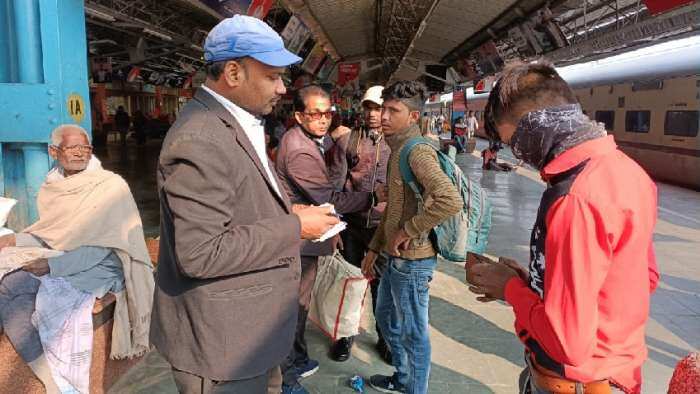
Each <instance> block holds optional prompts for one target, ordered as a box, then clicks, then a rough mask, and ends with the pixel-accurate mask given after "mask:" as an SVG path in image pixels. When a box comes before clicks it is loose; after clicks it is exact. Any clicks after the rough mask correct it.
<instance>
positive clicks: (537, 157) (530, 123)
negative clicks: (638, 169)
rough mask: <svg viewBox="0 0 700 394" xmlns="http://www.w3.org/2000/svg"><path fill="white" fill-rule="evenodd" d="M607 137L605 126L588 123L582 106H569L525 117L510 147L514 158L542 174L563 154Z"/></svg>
mask: <svg viewBox="0 0 700 394" xmlns="http://www.w3.org/2000/svg"><path fill="white" fill-rule="evenodd" d="M606 135H607V132H606V131H605V127H604V126H603V124H602V123H598V122H596V121H593V120H591V119H589V118H588V116H586V115H585V114H584V113H583V111H582V110H581V106H580V105H579V104H568V105H562V106H559V107H552V108H545V109H542V110H538V111H532V112H528V113H527V114H525V115H524V116H523V117H522V118H521V119H520V122H519V123H518V128H517V129H516V130H515V134H513V137H512V138H511V140H510V146H511V148H512V150H513V155H515V157H517V158H518V159H520V160H523V161H525V162H526V163H528V164H530V165H532V166H534V167H536V168H537V169H538V170H542V169H543V168H544V166H545V165H547V163H549V162H550V161H552V160H553V159H554V158H555V157H557V156H558V155H560V154H561V153H562V152H564V151H566V150H568V149H571V148H573V147H574V146H576V145H579V144H581V143H583V142H586V141H588V140H592V139H595V138H601V137H605V136H606Z"/></svg>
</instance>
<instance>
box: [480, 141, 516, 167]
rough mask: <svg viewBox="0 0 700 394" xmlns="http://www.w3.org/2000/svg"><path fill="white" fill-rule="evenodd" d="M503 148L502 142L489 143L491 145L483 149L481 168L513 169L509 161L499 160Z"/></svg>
mask: <svg viewBox="0 0 700 394" xmlns="http://www.w3.org/2000/svg"><path fill="white" fill-rule="evenodd" d="M501 149H503V147H502V146H501V144H500V143H498V142H495V143H491V144H489V147H488V148H486V149H484V150H482V151H481V157H482V159H483V164H482V165H481V168H482V169H484V170H492V171H512V170H513V167H512V166H511V165H510V164H507V163H499V162H498V151H499V150H501Z"/></svg>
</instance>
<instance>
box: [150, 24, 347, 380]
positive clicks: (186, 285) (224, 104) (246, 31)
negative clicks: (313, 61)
mask: <svg viewBox="0 0 700 394" xmlns="http://www.w3.org/2000/svg"><path fill="white" fill-rule="evenodd" d="M204 46H205V53H204V57H205V59H206V60H207V80H206V82H205V84H204V86H202V88H201V89H199V90H198V91H197V92H196V94H195V96H194V99H193V100H192V101H190V102H189V103H188V104H187V105H186V106H185V108H184V109H183V110H182V112H181V114H180V117H179V118H178V119H177V122H175V124H174V125H173V127H172V128H171V130H170V131H169V133H168V135H167V137H166V139H165V141H164V142H163V148H162V151H161V154H160V159H159V163H158V189H159V195H160V204H161V239H160V256H159V261H158V272H157V277H156V290H155V296H154V303H153V317H152V321H151V341H152V343H153V344H154V345H155V346H156V348H157V349H158V351H159V352H160V353H161V354H162V355H163V357H165V359H166V360H167V361H168V362H169V363H170V364H171V366H172V370H173V377H174V378H175V383H176V385H177V387H178V390H179V391H180V392H181V393H188V394H189V393H192V394H204V393H213V392H222V393H223V392H225V393H245V394H248V393H252V394H262V393H266V392H267V386H268V381H269V380H270V377H271V376H273V375H274V376H277V377H278V378H280V379H281V377H280V376H279V368H278V366H279V365H280V364H281V363H282V361H283V360H284V359H285V357H286V356H287V355H288V354H289V350H290V348H291V345H292V341H293V339H294V331H295V325H296V321H297V312H298V303H299V278H300V271H301V266H300V258H299V247H300V239H317V238H319V237H320V236H321V234H323V233H324V232H326V231H327V230H328V229H330V228H331V227H332V226H333V225H334V224H336V223H337V222H338V219H337V218H336V217H334V216H332V215H331V213H330V208H329V207H324V208H321V207H303V209H302V208H292V206H291V204H290V202H289V199H288V198H287V196H286V194H285V193H284V192H283V191H282V190H281V188H280V181H279V179H278V178H277V176H276V174H275V172H274V171H273V170H272V168H271V165H270V163H269V162H268V159H267V155H266V151H265V135H264V129H263V125H262V123H261V121H260V116H262V115H265V114H268V113H270V112H271V111H272V108H273V107H274V105H275V104H276V103H277V102H278V101H279V99H280V97H281V95H283V94H284V93H285V92H286V89H285V87H284V84H283V82H282V75H283V74H284V71H285V67H287V66H289V65H290V64H293V63H297V62H299V61H300V60H301V59H300V58H298V57H297V56H295V55H294V54H292V53H290V52H288V51H287V50H286V49H285V48H284V44H283V42H282V39H281V38H280V37H279V35H278V34H277V33H275V31H274V30H272V28H270V27H269V26H268V25H266V24H265V23H264V22H262V21H260V20H258V19H255V18H251V17H247V16H241V15H236V16H234V17H233V18H229V19H226V20H224V21H222V22H221V23H219V24H218V25H217V26H216V27H214V29H213V30H212V31H211V32H210V33H209V36H208V37H207V39H206V42H205V45H204ZM290 390H291V391H289V392H291V393H305V392H306V391H305V390H304V389H303V388H301V386H296V387H292V388H290Z"/></svg>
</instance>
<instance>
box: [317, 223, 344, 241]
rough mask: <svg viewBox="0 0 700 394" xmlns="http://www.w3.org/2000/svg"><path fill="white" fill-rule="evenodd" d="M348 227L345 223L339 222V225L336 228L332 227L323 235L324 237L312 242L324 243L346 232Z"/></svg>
mask: <svg viewBox="0 0 700 394" xmlns="http://www.w3.org/2000/svg"><path fill="white" fill-rule="evenodd" d="M347 226H348V224H347V223H345V222H338V224H336V225H335V226H333V227H331V228H330V229H329V230H328V231H326V232H325V233H323V235H321V238H319V239H314V240H313V241H311V242H323V241H325V240H327V239H329V238H332V237H333V236H335V235H336V234H338V233H340V232H341V231H343V230H345V228H346V227H347Z"/></svg>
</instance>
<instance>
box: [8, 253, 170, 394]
mask: <svg viewBox="0 0 700 394" xmlns="http://www.w3.org/2000/svg"><path fill="white" fill-rule="evenodd" d="M146 243H147V246H148V251H149V254H150V256H151V259H153V261H154V263H155V262H157V261H158V241H157V240H153V239H148V240H147V241H146ZM115 303H116V297H115V296H114V295H113V294H111V293H108V294H107V295H106V296H104V297H103V298H98V299H97V300H95V306H94V307H93V309H92V324H93V340H92V341H93V345H92V364H91V365H90V393H94V394H100V393H106V392H107V390H108V389H109V388H110V387H111V386H112V385H113V384H114V383H115V382H116V381H117V379H119V377H120V376H121V375H123V374H125V373H126V372H127V371H128V370H129V368H131V367H132V366H134V365H135V364H136V363H137V362H139V361H140V360H141V358H135V359H132V360H110V359H109V353H110V350H111V349H112V342H111V337H112V325H113V323H114V319H113V317H114V307H115ZM0 393H12V394H39V393H44V386H43V385H42V384H41V382H40V381H39V379H37V378H36V377H35V376H34V374H33V373H32V370H31V369H30V368H29V366H28V365H27V364H26V363H25V362H24V360H22V358H20V356H19V355H18V354H17V352H15V349H14V347H13V346H12V344H11V343H10V341H9V340H8V339H7V337H6V336H5V334H3V333H2V332H1V331H0Z"/></svg>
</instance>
